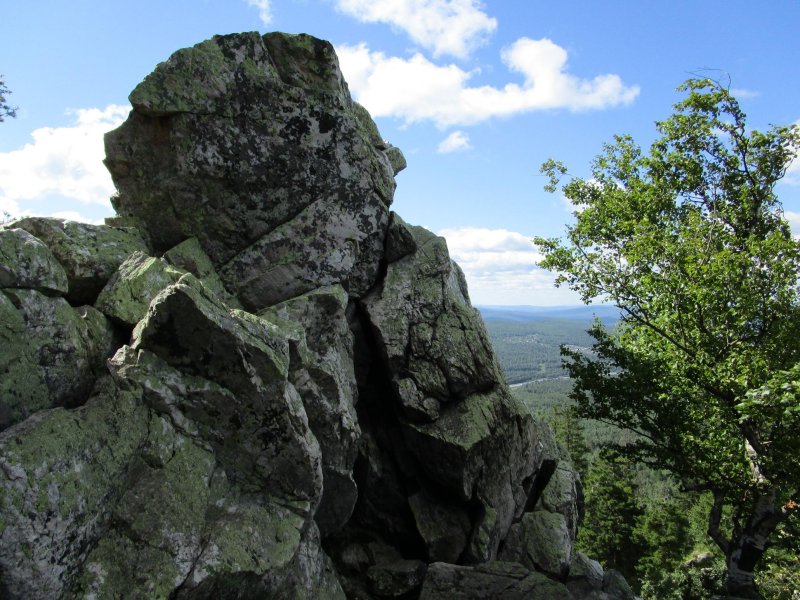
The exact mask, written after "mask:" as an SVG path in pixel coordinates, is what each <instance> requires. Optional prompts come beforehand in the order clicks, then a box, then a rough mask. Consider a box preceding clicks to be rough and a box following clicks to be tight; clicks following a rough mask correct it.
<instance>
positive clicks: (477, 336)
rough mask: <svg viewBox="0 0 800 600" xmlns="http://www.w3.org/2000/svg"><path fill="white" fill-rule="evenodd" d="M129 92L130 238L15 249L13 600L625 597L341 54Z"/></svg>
mask: <svg viewBox="0 0 800 600" xmlns="http://www.w3.org/2000/svg"><path fill="white" fill-rule="evenodd" d="M130 98H131V102H132V104H133V112H132V113H131V115H130V117H129V119H128V120H127V121H126V123H125V124H123V125H122V126H121V127H120V128H119V129H117V130H116V131H114V132H111V133H109V134H108V135H107V138H106V148H107V154H108V158H107V161H106V163H107V165H108V167H109V170H110V171H111V172H112V177H113V179H114V182H115V184H116V185H117V187H118V190H119V194H118V195H117V196H116V197H115V198H114V199H113V202H114V205H115V207H116V208H117V210H118V211H119V213H120V214H119V215H117V216H116V217H114V218H112V219H109V220H108V223H109V224H108V225H105V226H92V225H82V224H78V223H72V222H70V221H62V220H58V219H40V218H29V219H22V220H20V221H17V222H15V223H12V224H11V225H12V228H0V427H3V426H9V425H10V426H9V427H8V428H7V429H5V431H2V430H0V596H2V597H4V598H6V597H7V598H10V599H12V600H17V599H22V598H66V599H72V598H142V599H144V598H147V599H150V598H156V599H167V598H169V599H173V600H189V599H191V600H198V599H209V600H211V599H214V600H217V599H222V600H225V599H231V600H232V599H242V598H280V599H287V600H288V599H296V600H305V599H306V598H325V599H328V598H333V599H343V598H344V597H345V593H346V594H347V597H350V598H358V599H364V600H366V599H372V598H381V597H382V598H392V597H394V598H414V597H417V596H419V597H421V598H428V599H430V598H434V599H435V598H447V599H451V598H465V599H466V598H520V599H522V598H526V599H527V598H548V599H556V600H557V599H559V598H565V599H566V598H569V597H570V594H569V592H568V590H567V588H566V587H565V586H564V585H562V584H561V583H559V581H557V580H558V579H560V580H562V581H563V580H566V581H567V582H568V584H569V585H570V586H572V587H573V588H574V589H575V590H579V589H581V590H582V589H584V588H586V587H587V586H588V592H587V595H586V596H585V597H586V598H587V599H588V598H596V599H598V600H599V599H601V598H606V599H608V598H618V597H619V598H623V597H626V596H625V594H627V593H628V591H629V590H628V591H626V588H625V585H623V584H624V582H622V583H620V582H619V581H617V578H616V575H615V574H614V573H613V572H612V573H610V574H609V573H606V574H605V577H604V576H603V573H602V571H601V572H600V576H599V581H598V576H597V573H594V572H593V571H592V570H591V567H592V565H591V563H590V561H589V560H588V559H586V561H583V562H581V560H580V556H582V555H577V556H578V558H577V559H576V558H574V557H573V560H572V563H569V559H570V549H571V542H572V540H573V538H574V533H575V529H576V526H577V521H578V520H579V518H580V498H579V495H580V494H579V481H578V479H577V477H576V476H574V475H575V474H574V473H572V472H571V471H568V470H565V469H559V468H557V467H558V466H559V464H560V463H559V461H560V460H561V457H560V456H559V452H558V448H557V445H556V443H555V440H554V437H553V435H552V432H551V431H550V429H549V428H548V427H546V426H543V425H541V424H539V423H538V422H536V421H534V419H533V418H532V417H531V415H530V414H529V412H528V411H527V410H526V409H525V408H524V407H523V406H522V405H521V404H520V403H519V402H518V401H516V400H515V399H514V397H513V396H512V395H511V394H510V391H509V389H508V387H507V386H506V385H505V383H504V381H503V377H502V374H501V371H500V368H499V366H498V363H497V360H496V358H495V356H494V353H493V352H492V350H491V346H490V344H489V339H488V336H487V334H486V331H485V328H484V326H483V323H482V320H481V318H480V316H479V313H478V312H477V311H476V310H475V309H474V308H473V307H472V306H471V305H470V301H469V295H468V293H467V288H466V282H465V279H464V275H463V273H462V272H461V270H460V269H459V268H458V266H457V265H455V263H453V262H452V261H451V259H450V257H449V255H448V252H447V247H446V244H445V242H444V240H443V239H442V238H438V237H436V236H434V235H433V234H431V233H430V232H427V231H425V230H424V229H421V228H416V227H411V226H409V225H407V224H406V223H405V222H403V220H402V219H401V218H400V217H399V216H397V215H395V214H394V213H390V211H389V205H390V204H391V200H392V195H393V192H394V175H395V174H396V173H397V172H399V171H400V170H401V169H402V168H404V166H405V159H404V158H403V156H402V153H400V151H399V150H398V149H396V148H394V147H392V146H391V145H390V144H388V143H387V142H385V141H384V140H383V139H382V138H381V136H380V133H379V132H378V129H377V127H376V126H375V123H374V122H373V121H372V119H371V118H370V117H369V114H368V113H367V111H366V110H365V109H364V108H363V107H361V106H359V105H358V104H356V103H354V102H352V100H351V98H350V95H349V92H348V89H347V85H346V83H345V82H344V80H343V78H342V75H341V72H340V70H339V67H338V63H337V60H336V57H335V54H334V53H333V48H332V46H331V45H330V44H329V43H327V42H323V41H321V40H316V39H314V38H311V37H309V36H306V35H286V34H277V33H275V34H267V35H264V36H262V35H260V34H258V33H245V34H235V35H229V36H217V37H214V38H213V39H211V40H208V41H206V42H203V43H201V44H198V45H196V46H194V47H192V48H187V49H184V50H180V51H178V52H177V53H175V54H174V55H173V56H172V57H171V58H170V59H169V60H168V61H166V62H165V63H162V64H161V65H159V66H158V67H157V68H156V70H155V71H154V72H153V73H152V74H151V75H150V76H148V77H147V79H146V80H145V81H144V82H142V83H141V84H140V85H139V86H138V87H137V88H136V89H135V90H134V91H133V93H132V94H131V97H130ZM139 232H141V235H140V233H139ZM145 240H146V242H145ZM4 286H5V287H4ZM101 290H102V292H101ZM98 294H99V296H98ZM89 304H96V306H90V305H89ZM75 306H77V308H75ZM245 309H246V310H245ZM247 311H250V312H247ZM104 313H105V314H104ZM123 337H124V339H120V338H123ZM122 344H127V345H122ZM112 354H113V357H111V356H112ZM110 357H111V358H110ZM109 358H110V360H107V359H109ZM90 390H91V393H90ZM87 398H89V400H88V402H86V400H87ZM53 406H59V408H52V407H53ZM531 511H533V512H531ZM498 553H499V554H500V556H501V557H504V558H508V559H511V560H513V561H514V562H496V561H495V559H496V558H497V555H498ZM437 561H438V562H437ZM444 561H447V562H444ZM493 561H494V562H493ZM428 563H433V564H432V565H430V566H429V565H428ZM456 563H459V564H456ZM567 565H570V569H571V570H570V572H569V574H567V572H566V566H567ZM587 565H588V566H587ZM583 567H587V568H586V569H584V570H583V571H581V569H582V568H583ZM587 569H588V570H587ZM579 597H580V596H579Z"/></svg>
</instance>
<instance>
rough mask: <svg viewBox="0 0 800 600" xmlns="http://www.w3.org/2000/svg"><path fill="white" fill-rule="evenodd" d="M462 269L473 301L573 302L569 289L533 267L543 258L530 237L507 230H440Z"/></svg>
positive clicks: (465, 228) (502, 302)
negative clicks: (554, 282) (555, 282)
mask: <svg viewBox="0 0 800 600" xmlns="http://www.w3.org/2000/svg"><path fill="white" fill-rule="evenodd" d="M439 235H441V236H443V237H444V238H445V239H446V240H447V247H448V249H449V250H450V256H451V257H452V258H453V260H455V261H456V262H457V263H458V264H459V265H460V266H461V268H462V269H463V270H464V275H465V276H466V278H467V284H468V285H469V292H470V298H471V299H472V302H473V303H474V304H483V305H487V304H489V305H490V304H534V305H539V306H545V305H560V304H575V303H576V302H577V297H576V296H575V295H574V294H572V293H571V292H569V291H568V290H563V289H556V288H554V287H553V279H554V278H553V276H552V275H551V274H550V273H548V272H547V271H545V270H543V269H541V268H539V267H538V266H536V263H537V262H538V261H539V260H541V259H542V255H541V254H540V253H539V252H538V251H537V249H536V246H534V245H533V243H532V242H531V240H530V238H529V237H526V236H524V235H522V234H521V233H518V232H515V231H509V230H507V229H485V228H479V227H464V228H460V229H443V230H441V231H440V232H439Z"/></svg>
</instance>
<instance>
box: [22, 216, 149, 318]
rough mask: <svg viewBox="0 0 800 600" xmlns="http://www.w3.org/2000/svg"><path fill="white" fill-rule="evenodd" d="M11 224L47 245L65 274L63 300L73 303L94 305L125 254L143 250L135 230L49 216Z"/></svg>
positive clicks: (145, 250) (143, 243)
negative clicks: (66, 289) (65, 292)
mask: <svg viewBox="0 0 800 600" xmlns="http://www.w3.org/2000/svg"><path fill="white" fill-rule="evenodd" d="M11 226H12V227H18V228H20V229H24V230H25V231H27V232H28V233H31V234H32V235H34V236H36V237H37V238H39V239H40V240H41V241H42V242H44V243H45V244H46V245H47V247H48V248H50V251H51V252H52V253H53V255H54V256H55V257H56V259H58V262H59V263H60V264H61V266H62V267H63V268H64V270H65V271H66V273H67V279H68V281H69V292H68V293H67V299H68V300H69V301H70V302H71V303H72V304H73V305H79V304H94V301H95V299H96V298H97V295H98V294H99V293H100V290H102V289H103V286H105V284H106V282H107V281H108V280H109V279H111V276H112V275H113V274H114V272H115V271H116V270H117V268H118V267H119V266H120V265H121V264H122V262H123V261H124V260H125V259H126V258H128V256H129V255H131V254H133V253H134V252H136V251H139V252H145V253H146V252H147V246H146V245H145V242H144V240H143V239H142V237H141V236H140V235H139V233H138V232H137V231H136V230H135V229H123V228H117V227H109V226H107V225H89V224H87V223H77V222H75V221H65V220H64V219H52V218H49V217H28V218H25V219H20V220H19V221H14V222H13V223H11Z"/></svg>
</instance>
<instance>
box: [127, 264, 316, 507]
mask: <svg viewBox="0 0 800 600" xmlns="http://www.w3.org/2000/svg"><path fill="white" fill-rule="evenodd" d="M123 350H125V349H123ZM142 350H144V351H147V352H139V351H142ZM153 354H155V355H157V358H158V360H156V358H153V357H152V355H153ZM161 361H163V362H164V363H166V364H167V365H169V367H172V369H173V370H174V371H173V374H172V375H169V376H167V375H165V374H158V373H159V372H163V371H165V370H166V369H165V366H164V365H162V364H161ZM113 367H114V369H115V370H116V371H117V372H119V373H120V376H124V377H126V378H134V380H135V381H137V382H139V383H140V384H141V385H142V386H144V387H145V389H146V396H149V398H150V400H149V401H150V402H152V405H153V407H154V408H156V409H158V410H162V411H164V412H165V413H172V412H173V410H174V409H175V408H176V409H177V410H180V412H182V413H184V414H186V413H188V414H189V415H191V420H192V422H193V423H194V424H195V426H197V427H198V429H199V430H200V434H201V435H202V437H203V438H204V439H205V440H207V442H208V443H209V444H211V446H212V447H213V448H214V450H215V454H216V457H217V461H218V463H219V464H221V465H223V466H224V468H225V469H226V472H227V475H228V477H229V479H230V480H231V481H232V482H233V483H235V484H237V485H238V486H240V487H241V488H242V489H243V490H245V491H252V492H254V493H256V492H259V491H262V490H264V489H265V487H266V488H267V489H269V490H270V493H271V494H273V495H281V494H283V495H285V496H286V497H288V498H292V499H293V501H294V502H302V503H305V508H304V510H306V511H308V512H309V513H311V514H313V511H314V509H315V508H316V505H317V504H318V502H319V496H320V494H321V491H322V480H321V470H320V468H321V465H320V459H321V457H320V450H319V445H318V443H317V440H316V438H315V437H314V435H313V434H312V433H311V430H310V429H309V426H308V418H307V415H306V412H305V409H304V407H303V403H302V401H301V400H300V397H299V395H298V393H297V391H296V390H295V388H294V386H293V385H291V384H290V383H289V382H288V381H287V377H288V367H289V347H288V342H287V340H286V338H285V337H284V336H283V335H282V333H281V332H280V331H279V330H278V328H277V327H275V325H273V324H271V323H269V322H267V321H265V320H263V319H260V318H259V317H256V316H255V315H251V314H249V313H245V312H243V311H239V310H236V309H229V308H228V307H226V306H225V305H224V304H222V302H221V301H220V300H218V299H217V298H216V297H214V296H213V295H212V294H211V293H210V292H209V291H208V290H207V289H206V288H205V287H204V286H203V285H202V284H201V283H200V282H199V281H198V280H197V278H195V277H194V276H193V275H190V274H187V275H184V276H183V277H181V279H180V280H179V281H178V283H176V284H175V285H172V286H170V287H168V288H166V289H165V290H164V291H162V292H161V293H160V294H159V295H158V296H157V297H156V298H155V299H154V300H153V302H152V303H151V304H150V308H149V309H148V312H147V316H146V317H145V318H144V319H143V320H142V321H140V322H139V324H138V325H137V326H136V329H134V333H133V344H132V346H131V348H130V349H128V350H126V351H125V352H123V351H120V352H118V353H117V356H116V357H115V359H114V361H113ZM178 372H180V373H178ZM209 382H210V384H209ZM176 405H177V406H176ZM296 510H300V507H299V505H298V507H297V508H296Z"/></svg>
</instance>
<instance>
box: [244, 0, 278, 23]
mask: <svg viewBox="0 0 800 600" xmlns="http://www.w3.org/2000/svg"><path fill="white" fill-rule="evenodd" d="M245 1H246V2H247V5H248V6H252V7H253V8H256V9H258V18H259V19H260V20H261V22H262V23H263V24H264V25H269V24H270V23H271V22H272V7H270V0H245Z"/></svg>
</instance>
